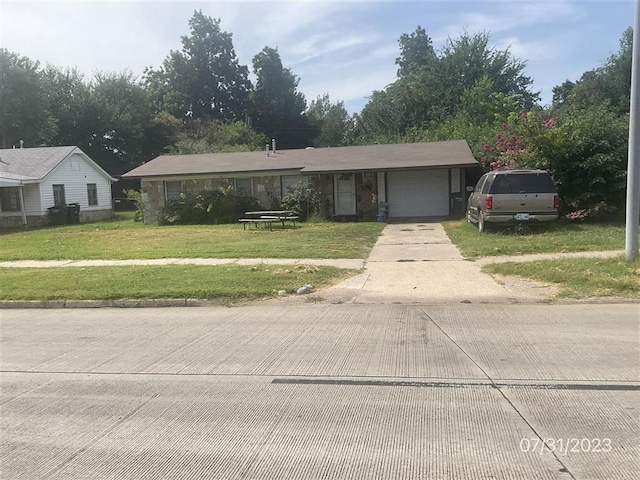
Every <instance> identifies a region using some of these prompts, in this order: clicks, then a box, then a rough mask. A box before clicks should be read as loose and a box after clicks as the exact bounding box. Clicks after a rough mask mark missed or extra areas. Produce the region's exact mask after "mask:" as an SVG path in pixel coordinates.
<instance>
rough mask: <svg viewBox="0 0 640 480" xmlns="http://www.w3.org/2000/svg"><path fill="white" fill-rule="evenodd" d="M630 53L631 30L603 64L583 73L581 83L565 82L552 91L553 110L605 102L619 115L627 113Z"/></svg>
mask: <svg viewBox="0 0 640 480" xmlns="http://www.w3.org/2000/svg"><path fill="white" fill-rule="evenodd" d="M632 53H633V29H632V28H631V27H629V28H628V29H627V30H625V32H624V33H623V34H622V38H621V39H620V49H619V50H618V52H617V53H614V54H612V55H611V56H609V58H608V59H607V61H606V62H605V63H604V65H601V66H600V67H598V68H595V69H593V70H589V71H587V72H585V73H584V74H583V75H582V76H581V77H580V80H578V81H577V82H575V83H573V82H570V81H569V80H567V81H566V82H564V83H563V84H562V85H560V86H557V87H555V88H554V89H553V93H554V99H553V100H554V101H553V106H554V108H556V109H560V110H562V109H563V108H565V109H566V108H569V107H574V108H579V109H587V108H590V107H591V106H593V105H599V104H603V103H607V104H609V105H610V106H611V109H612V110H613V111H614V112H615V113H618V114H624V113H628V112H629V106H630V100H631V57H632Z"/></svg>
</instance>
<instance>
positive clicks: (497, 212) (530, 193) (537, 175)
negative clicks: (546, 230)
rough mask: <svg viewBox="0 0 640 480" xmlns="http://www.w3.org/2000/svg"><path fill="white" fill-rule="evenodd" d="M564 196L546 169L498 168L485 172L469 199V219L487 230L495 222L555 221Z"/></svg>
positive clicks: (480, 228)
mask: <svg viewBox="0 0 640 480" xmlns="http://www.w3.org/2000/svg"><path fill="white" fill-rule="evenodd" d="M559 207H560V197H559V196H558V190H557V189H556V185H555V183H554V182H553V179H552V178H551V175H549V173H548V172H546V171H545V170H496V171H493V172H489V173H485V174H484V175H483V176H482V177H481V178H480V180H478V183H477V184H476V187H475V189H474V190H473V193H472V194H471V196H470V197H469V201H468V202H467V221H468V222H470V223H475V224H476V225H478V230H479V231H481V232H484V231H485V230H487V229H488V227H489V225H492V224H502V225H508V224H518V223H538V222H553V221H555V220H557V219H558V208H559Z"/></svg>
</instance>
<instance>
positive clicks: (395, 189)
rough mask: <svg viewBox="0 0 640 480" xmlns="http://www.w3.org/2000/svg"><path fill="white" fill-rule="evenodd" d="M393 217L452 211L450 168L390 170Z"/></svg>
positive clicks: (390, 214) (389, 190) (431, 214)
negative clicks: (450, 204) (450, 208)
mask: <svg viewBox="0 0 640 480" xmlns="http://www.w3.org/2000/svg"><path fill="white" fill-rule="evenodd" d="M387 193H388V196H389V198H388V199H387V201H388V202H389V216H390V217H434V216H446V215H449V171H448V170H406V171H400V172H389V173H388V174H387Z"/></svg>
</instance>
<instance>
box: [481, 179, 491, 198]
mask: <svg viewBox="0 0 640 480" xmlns="http://www.w3.org/2000/svg"><path fill="white" fill-rule="evenodd" d="M490 185H491V181H490V180H489V177H487V176H485V177H484V183H483V184H482V189H481V190H480V193H483V194H484V193H489V186H490Z"/></svg>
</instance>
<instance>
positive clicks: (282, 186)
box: [123, 140, 478, 223]
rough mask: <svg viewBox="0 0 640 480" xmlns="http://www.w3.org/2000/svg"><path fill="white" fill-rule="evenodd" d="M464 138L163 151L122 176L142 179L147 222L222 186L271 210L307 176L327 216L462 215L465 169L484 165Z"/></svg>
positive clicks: (348, 217) (406, 216) (398, 216)
mask: <svg viewBox="0 0 640 480" xmlns="http://www.w3.org/2000/svg"><path fill="white" fill-rule="evenodd" d="M477 167H478V162H477V161H476V160H475V158H474V157H473V155H472V153H471V150H470V149H469V145H468V144H467V142H466V141H465V140H455V141H447V142H429V143H403V144H395V145H365V146H353V147H329V148H306V149H296V150H282V151H275V149H274V150H267V151H262V152H235V153H211V154H196V155H162V156H160V157H157V158H155V159H153V160H151V161H149V162H147V163H145V164H143V165H141V166H139V167H137V168H135V169H134V170H131V171H130V172H127V173H125V174H124V175H123V177H125V178H139V179H141V189H142V202H143V205H142V206H143V211H144V221H145V223H156V222H158V221H159V218H160V212H161V210H162V208H163V207H164V206H165V205H167V204H168V202H170V201H171V200H172V199H175V198H177V197H179V196H180V194H181V193H184V194H186V195H195V194H198V193H199V192H201V191H204V190H211V189H215V188H217V187H220V186H233V188H234V189H236V191H239V192H244V193H245V194H247V195H250V196H253V197H255V198H256V199H257V200H258V201H259V202H260V204H261V205H262V206H263V207H264V208H265V209H269V207H270V206H271V205H272V203H273V199H274V198H275V199H280V198H282V196H283V195H284V194H286V193H287V191H288V190H287V187H289V186H291V185H293V184H295V183H297V182H299V181H301V180H306V181H309V182H313V184H314V185H315V186H316V188H317V189H318V190H319V191H320V195H321V199H322V210H323V211H322V212H321V213H322V214H324V216H326V217H327V218H334V219H339V220H357V219H361V218H369V219H375V218H376V216H377V215H378V214H379V212H380V211H381V210H383V209H384V213H385V215H387V216H388V218H391V219H394V218H395V219H399V218H411V217H413V218H416V217H446V216H452V215H462V213H463V208H464V207H463V205H464V201H465V200H466V195H465V187H466V181H465V171H466V170H467V169H470V168H477Z"/></svg>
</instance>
